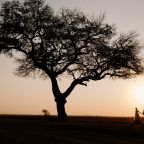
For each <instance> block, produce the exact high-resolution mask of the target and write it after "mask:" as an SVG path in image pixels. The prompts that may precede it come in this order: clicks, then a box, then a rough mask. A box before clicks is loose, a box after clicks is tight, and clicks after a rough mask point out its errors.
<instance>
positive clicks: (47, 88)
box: [0, 0, 144, 116]
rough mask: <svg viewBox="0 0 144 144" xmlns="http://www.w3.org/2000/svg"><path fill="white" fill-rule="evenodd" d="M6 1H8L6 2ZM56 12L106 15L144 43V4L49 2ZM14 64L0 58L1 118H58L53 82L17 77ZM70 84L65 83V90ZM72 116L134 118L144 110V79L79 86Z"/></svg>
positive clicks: (71, 100) (141, 0) (133, 0)
mask: <svg viewBox="0 0 144 144" xmlns="http://www.w3.org/2000/svg"><path fill="white" fill-rule="evenodd" d="M2 1H4V0H2ZM46 2H48V3H49V4H50V5H51V6H52V7H53V8H54V9H56V10H58V9H59V8H61V7H63V8H64V7H65V8H71V9H74V8H77V9H80V10H82V11H84V13H86V14H88V15H93V16H99V14H100V13H105V14H106V20H105V21H106V22H109V23H110V24H115V25H116V27H117V30H118V31H119V32H128V31H137V32H138V33H139V35H140V36H139V38H140V39H141V40H143V41H144V8H143V6H144V0H47V1H46ZM15 67H16V64H15V63H14V60H12V59H9V58H6V57H5V56H2V55H0V114H41V113H42V112H41V111H42V109H47V110H49V112H50V113H51V114H56V107H55V102H54V98H53V94H52V91H51V83H50V80H44V81H43V80H41V79H32V78H21V77H16V76H15V75H14V74H13V72H14V68H15ZM67 84H68V80H66V79H65V80H64V81H63V80H61V87H62V89H63V88H65V87H66V86H67ZM67 101H68V103H67V104H66V111H67V113H68V114H69V115H102V116H133V115H134V108H135V107H138V108H139V109H140V110H141V111H142V108H143V107H144V76H143V77H137V78H135V79H131V80H114V81H112V80H110V79H104V80H101V81H98V82H90V83H89V84H88V86H87V87H85V86H77V87H76V89H75V90H74V91H73V92H72V93H71V95H70V96H69V97H68V98H67Z"/></svg>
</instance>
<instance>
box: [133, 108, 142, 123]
mask: <svg viewBox="0 0 144 144" xmlns="http://www.w3.org/2000/svg"><path fill="white" fill-rule="evenodd" d="M139 113H140V114H143V113H141V112H140V111H139V110H138V109H137V108H135V117H134V123H136V124H139V123H142V121H141V118H140V115H139Z"/></svg>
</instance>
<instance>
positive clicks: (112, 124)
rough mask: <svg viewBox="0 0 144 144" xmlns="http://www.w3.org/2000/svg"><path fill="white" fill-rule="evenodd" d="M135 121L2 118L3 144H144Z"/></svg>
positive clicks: (0, 143)
mask: <svg viewBox="0 0 144 144" xmlns="http://www.w3.org/2000/svg"><path fill="white" fill-rule="evenodd" d="M132 121H133V118H116V117H70V118H69V120H68V122H66V123H59V122H57V120H56V118H55V117H51V118H47V119H45V118H44V117H43V116H4V115H3V116H0V144H144V125H143V124H141V125H132Z"/></svg>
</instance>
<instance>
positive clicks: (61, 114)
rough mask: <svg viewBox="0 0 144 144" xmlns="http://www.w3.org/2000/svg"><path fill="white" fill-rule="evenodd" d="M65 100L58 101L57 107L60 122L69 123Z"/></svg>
mask: <svg viewBox="0 0 144 144" xmlns="http://www.w3.org/2000/svg"><path fill="white" fill-rule="evenodd" d="M65 103H66V101H65V100H57V101H56V105H57V113H58V121H60V122H65V121H67V118H68V116H67V114H66V112H65Z"/></svg>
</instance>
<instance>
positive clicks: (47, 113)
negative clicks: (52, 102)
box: [42, 109, 49, 117]
mask: <svg viewBox="0 0 144 144" xmlns="http://www.w3.org/2000/svg"><path fill="white" fill-rule="evenodd" d="M42 112H43V113H44V116H45V117H47V116H48V115H49V112H48V110H46V109H43V110H42Z"/></svg>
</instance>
